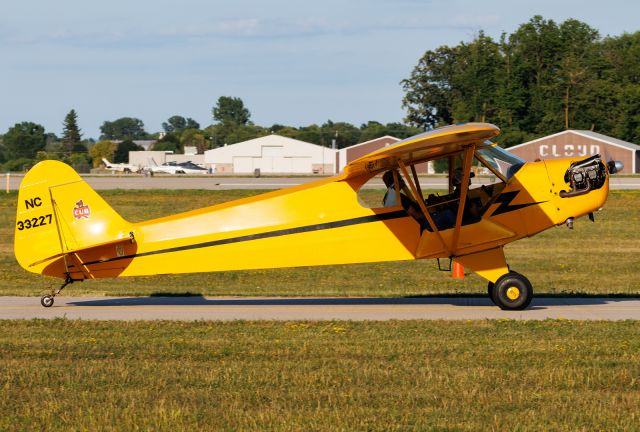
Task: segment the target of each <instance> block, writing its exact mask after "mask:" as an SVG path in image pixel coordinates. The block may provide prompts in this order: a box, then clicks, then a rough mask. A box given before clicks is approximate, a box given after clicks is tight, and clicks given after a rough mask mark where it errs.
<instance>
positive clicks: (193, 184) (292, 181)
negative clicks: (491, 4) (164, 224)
mask: <svg viewBox="0 0 640 432" xmlns="http://www.w3.org/2000/svg"><path fill="white" fill-rule="evenodd" d="M22 177H23V176H22V175H12V176H10V178H9V189H10V190H17V189H18V187H19V186H20V182H21V181H22ZM83 178H84V180H85V181H87V182H88V183H89V185H91V187H92V188H94V189H96V190H106V189H208V190H223V189H282V188H285V187H289V186H295V185H299V184H303V183H308V182H311V181H314V180H319V179H321V178H323V177H320V176H307V177H260V178H254V177H221V176H216V175H212V176H209V175H207V176H199V177H184V176H154V177H145V176H142V175H137V174H127V175H124V174H106V175H100V176H84V177H83ZM478 181H479V182H480V183H481V184H491V179H490V178H479V179H476V180H475V182H478ZM420 184H421V186H422V187H423V188H425V189H446V188H447V187H448V183H447V179H446V178H445V177H442V176H426V177H420ZM609 186H610V188H611V189H612V190H618V189H640V177H615V176H614V177H611V179H610V182H609ZM366 187H379V188H383V187H384V185H383V183H382V182H381V181H377V182H375V181H374V182H370V183H368V184H367V186H366Z"/></svg>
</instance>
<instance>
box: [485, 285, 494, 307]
mask: <svg viewBox="0 0 640 432" xmlns="http://www.w3.org/2000/svg"><path fill="white" fill-rule="evenodd" d="M494 286H495V284H494V283H493V282H489V284H488V285H487V294H489V300H491V302H492V303H493V304H496V299H495V298H494V297H493V287H494Z"/></svg>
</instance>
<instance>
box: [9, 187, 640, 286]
mask: <svg viewBox="0 0 640 432" xmlns="http://www.w3.org/2000/svg"><path fill="white" fill-rule="evenodd" d="M262 192H264V191H250V190H230V191H167V190H162V191H131V190H126V191H124V190H114V191H105V192H101V194H102V195H103V196H104V197H105V199H106V200H107V201H108V202H109V203H110V204H111V205H113V207H114V208H115V209H116V210H117V211H118V212H120V213H121V214H122V215H123V216H124V217H125V218H127V219H129V220H132V221H140V220H145V219H149V218H154V217H159V216H164V215H168V214H172V213H175V212H176V211H178V210H179V211H186V210H190V209H195V208H199V207H203V206H207V205H212V204H216V203H220V202H224V201H228V200H231V199H237V198H242V197H246V196H250V195H254V194H257V193H262ZM363 192H364V199H365V200H374V201H377V200H379V199H380V194H381V193H382V191H379V190H366V191H363ZM16 198H17V195H16V194H15V193H11V194H3V195H0V295H38V294H41V293H42V292H44V291H45V290H46V289H48V287H49V286H51V284H59V281H58V280H57V279H50V278H43V277H40V276H37V275H33V274H30V273H28V272H26V271H24V270H22V269H21V268H20V267H19V266H18V264H17V263H16V261H15V259H14V257H13V224H14V222H15V206H16ZM639 214H640V191H612V192H611V194H610V197H609V200H608V202H607V204H605V207H604V209H603V210H602V211H601V212H599V213H598V214H596V223H595V224H592V223H591V222H589V221H588V220H587V219H586V218H583V219H580V220H578V221H576V224H575V230H573V231H570V230H568V229H566V228H564V227H558V228H553V229H550V230H548V231H546V232H544V233H542V234H539V235H537V236H535V237H532V238H530V239H525V240H521V241H518V242H514V243H512V244H510V245H508V246H507V247H506V249H505V250H506V255H507V260H508V262H509V264H510V265H511V268H512V269H514V270H516V271H519V272H520V273H523V274H525V275H526V276H527V277H528V278H529V279H530V280H531V282H532V283H533V285H534V289H535V290H536V293H537V294H554V295H572V294H576V293H578V294H592V295H605V294H620V295H638V294H640V282H639V281H640V267H639V266H638V256H640V240H639V238H638V233H640V218H639V217H638V216H639ZM65 292H66V293H69V294H76V295H77V294H97V295H102V294H104V295H149V294H153V293H156V294H161V293H192V294H204V295H275V296H285V295H302V296H415V295H432V294H460V293H485V292H486V283H485V282H484V281H483V280H482V279H481V278H479V277H477V276H475V275H469V276H467V277H466V278H465V279H464V280H463V281H457V280H453V279H451V278H450V277H449V274H448V273H443V272H438V271H437V266H436V263H435V261H433V260H429V261H415V262H392V263H376V264H361V265H349V266H328V267H311V268H295V269H278V270H256V271H243V272H225V273H206V274H191V275H179V276H162V277H138V278H119V279H113V280H97V281H88V282H84V283H76V284H74V285H72V286H70V287H69V288H68V291H65Z"/></svg>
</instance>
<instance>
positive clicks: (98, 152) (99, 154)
mask: <svg viewBox="0 0 640 432" xmlns="http://www.w3.org/2000/svg"><path fill="white" fill-rule="evenodd" d="M117 149H118V144H116V143H114V142H112V141H109V140H103V141H98V142H97V143H95V144H94V145H93V146H91V148H90V149H89V155H90V156H91V157H92V158H93V167H94V168H97V167H99V166H100V164H101V163H102V158H105V159H106V160H108V161H109V162H113V155H114V154H115V153H116V150H117Z"/></svg>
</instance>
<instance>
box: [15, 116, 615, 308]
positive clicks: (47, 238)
mask: <svg viewBox="0 0 640 432" xmlns="http://www.w3.org/2000/svg"><path fill="white" fill-rule="evenodd" d="M498 134H499V129H498V128H497V127H496V126H493V125H491V124H486V123H468V124H461V125H453V126H447V127H443V128H439V129H435V130H432V131H429V132H426V133H423V134H421V135H417V136H414V137H412V138H408V139H406V140H404V141H400V142H398V143H396V144H394V145H390V146H388V147H385V148H383V149H380V150H378V151H375V152H373V153H370V154H368V155H366V156H363V157H361V158H359V159H357V160H355V161H353V162H351V163H350V164H349V165H347V166H346V168H345V170H344V172H342V173H341V174H339V175H337V176H335V177H331V178H326V179H321V180H318V181H314V182H312V183H307V184H304V185H300V186H295V187H291V188H287V189H282V190H278V191H274V192H269V193H265V194H263V195H258V196H255V197H250V198H244V199H240V200H237V201H232V202H228V203H224V204H219V205H215V206H212V207H207V208H203V209H200V210H193V211H188V212H185V213H180V214H176V215H173V216H167V217H162V218H160V219H154V220H150V221H147V222H141V223H131V222H128V221H126V220H124V219H123V218H122V217H120V216H119V215H118V214H117V213H116V212H115V211H114V210H113V209H112V208H111V207H110V206H109V205H108V204H107V203H106V202H105V201H104V200H103V199H102V198H101V197H100V196H99V195H98V194H97V193H96V192H95V191H94V190H93V189H91V188H90V187H89V185H88V184H87V183H85V182H84V181H83V180H82V179H81V178H80V177H79V176H78V174H76V172H75V171H73V169H71V168H70V167H69V166H68V165H65V164H63V163H61V162H57V161H44V162H40V163H39V164H37V165H36V166H35V167H33V168H32V169H31V170H30V171H29V172H28V173H27V174H26V175H25V177H24V180H23V181H22V184H21V186H20V191H19V196H18V210H17V220H16V228H15V254H16V258H17V260H18V262H19V263H20V265H21V266H22V267H24V268H25V269H26V270H28V271H30V272H34V273H39V274H42V275H47V276H55V277H58V278H62V279H64V283H63V284H62V286H61V287H59V288H56V289H53V290H52V292H51V294H48V295H45V296H43V297H42V299H41V303H42V305H43V306H45V307H49V306H51V305H52V304H53V302H54V297H55V296H56V295H57V294H59V293H60V291H61V290H62V288H64V287H65V286H66V285H67V284H69V283H72V282H76V281H83V280H87V279H97V278H113V277H121V276H139V275H158V274H169V273H190V272H214V271H231V270H243V269H263V268H279V267H295V266H315V265H329V264H347V263H364V262H381V261H395V260H413V259H425V258H438V259H440V258H443V259H449V260H455V261H457V262H459V263H461V264H462V265H464V266H465V267H467V268H469V269H471V270H473V271H474V272H475V273H477V274H478V275H480V276H481V277H483V278H484V279H486V280H487V281H488V293H489V296H490V298H491V299H492V301H493V302H494V303H495V304H496V305H498V306H499V307H500V308H502V309H510V310H519V309H524V308H526V307H527V306H528V305H529V303H530V301H531V299H532V296H533V289H532V287H531V283H530V282H529V280H528V279H527V278H526V277H525V276H523V275H521V274H519V273H516V272H515V271H512V270H510V268H509V266H508V265H507V263H506V260H505V256H504V252H503V246H504V245H505V244H507V243H510V242H512V241H514V240H518V239H521V238H523V237H529V236H532V235H534V234H536V233H539V232H541V231H543V230H545V229H547V228H550V227H553V226H556V225H560V224H565V223H566V224H568V225H571V224H572V222H573V220H574V218H577V217H580V216H584V215H592V212H594V211H595V210H597V209H599V208H601V207H602V205H603V204H604V202H605V200H606V199H607V194H608V188H609V179H608V174H609V172H612V171H614V170H615V168H616V165H615V163H613V162H610V163H609V164H608V165H607V164H605V163H604V162H603V161H602V159H601V157H600V156H598V155H597V156H592V157H589V158H586V159H560V160H549V161H539V162H533V163H525V162H524V161H522V160H521V159H519V158H518V157H516V156H514V155H512V154H510V153H508V152H507V151H505V150H503V149H501V148H500V147H498V146H497V145H495V144H493V143H492V142H491V141H490V140H491V139H492V138H494V137H496V136H497V135H498ZM432 160H439V162H438V163H440V162H445V163H447V165H448V170H449V173H450V175H449V179H450V188H449V193H446V194H442V195H435V194H430V195H428V196H424V195H425V194H423V191H422V188H421V186H420V182H419V178H418V175H417V171H418V170H419V169H421V166H423V165H420V164H423V163H424V162H427V161H432ZM472 169H473V170H478V169H480V170H485V172H486V173H489V174H491V175H493V176H495V179H496V180H495V181H494V182H493V183H491V184H489V185H475V184H472V183H471V178H472V177H473V174H474V173H473V172H472ZM376 176H378V177H380V176H381V177H382V179H383V180H384V181H385V184H386V185H387V188H388V189H387V193H386V194H385V197H384V199H380V201H381V202H379V203H376V204H374V205H373V206H371V205H370V206H365V205H363V204H361V202H360V201H359V195H358V192H359V190H360V189H361V187H362V186H363V185H365V184H366V183H367V182H368V181H370V180H372V179H373V180H375V179H374V177H376ZM478 177H479V176H478ZM476 180H477V178H476ZM371 207H372V208H371ZM449 264H451V261H449Z"/></svg>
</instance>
